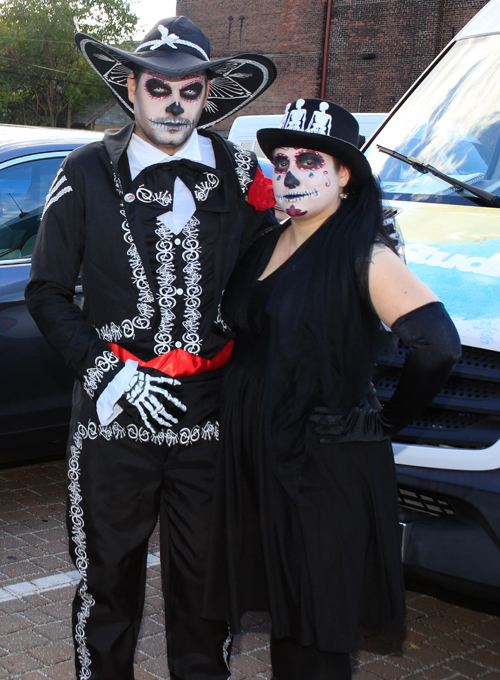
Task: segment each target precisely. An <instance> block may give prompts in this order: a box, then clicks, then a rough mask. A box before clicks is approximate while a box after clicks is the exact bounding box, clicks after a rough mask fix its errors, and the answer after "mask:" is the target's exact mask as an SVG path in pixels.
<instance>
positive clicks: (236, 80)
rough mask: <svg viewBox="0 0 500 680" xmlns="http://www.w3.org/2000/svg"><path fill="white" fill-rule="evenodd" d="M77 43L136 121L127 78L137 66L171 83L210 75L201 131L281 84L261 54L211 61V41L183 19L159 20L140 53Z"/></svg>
mask: <svg viewBox="0 0 500 680" xmlns="http://www.w3.org/2000/svg"><path fill="white" fill-rule="evenodd" d="M75 42H76V44H77V47H78V48H79V49H80V50H81V51H82V53H83V56H84V57H85V58H86V59H87V61H88V62H89V63H90V65H91V66H92V68H93V69H94V70H95V71H97V73H98V74H99V76H100V77H101V78H102V79H103V80H104V82H105V83H106V85H107V86H108V87H109V88H110V90H111V91H112V92H113V94H114V95H115V97H116V98H117V100H118V103H119V104H120V106H121V107H122V108H123V109H124V110H125V112H126V113H127V114H128V115H129V116H130V117H131V118H134V106H133V104H132V102H131V101H130V100H129V98H128V90H127V77H128V75H129V73H130V72H131V71H132V69H133V67H134V64H137V65H138V66H142V67H143V68H145V69H148V70H151V71H156V72H157V73H161V74H162V75H165V76H169V77H171V78H177V77H181V76H188V75H189V74H190V73H197V72H199V71H209V72H210V76H211V78H212V80H211V83H210V92H209V95H208V100H207V103H206V105H205V110H204V112H203V114H202V117H201V119H200V122H199V125H198V127H200V128H205V127H210V126H211V125H215V124H216V123H218V122H219V121H221V120H223V119H224V118H227V117H228V116H230V115H232V114H233V113H235V112H236V111H238V110H239V109H241V108H243V106H246V105H247V104H248V103H249V102H251V101H253V100H254V99H255V98H256V97H258V96H259V95H260V94H262V92H264V90H266V89H267V88H268V87H269V86H270V85H271V84H272V82H273V81H274V79H275V78H276V67H275V66H274V64H273V62H272V61H271V60H270V59H268V58H267V57H264V56H262V55H260V54H239V55H237V56H236V57H227V58H225V59H216V60H215V61H210V41H209V39H208V38H207V36H206V35H205V33H203V31H202V30H201V29H199V28H198V26H196V24H194V23H193V22H192V21H190V20H189V19H187V18H186V17H182V16H181V17H170V18H168V19H162V20H160V21H159V22H158V23H157V24H156V25H155V27H154V28H152V29H151V30H150V31H149V33H146V35H145V37H144V40H143V41H142V42H141V43H140V45H139V47H137V49H136V50H135V52H127V51H126V50H122V49H119V48H118V47H111V46H110V45H104V44H103V43H100V42H99V41H98V40H95V39H94V38H91V37H89V36H88V35H85V34H83V33H77V34H76V36H75Z"/></svg>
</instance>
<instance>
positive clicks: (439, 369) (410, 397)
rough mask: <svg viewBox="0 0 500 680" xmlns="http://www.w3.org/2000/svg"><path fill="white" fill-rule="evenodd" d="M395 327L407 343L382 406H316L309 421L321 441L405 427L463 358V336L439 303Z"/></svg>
mask: <svg viewBox="0 0 500 680" xmlns="http://www.w3.org/2000/svg"><path fill="white" fill-rule="evenodd" d="M391 330H392V331H394V333H396V335H397V336H398V337H399V338H400V339H401V340H402V342H403V343H404V344H405V345H406V346H407V347H408V353H407V355H406V360H405V363H404V366H403V370H402V373H401V376H400V378H399V383H398V386H397V388H396V390H395V392H394V394H393V395H392V397H391V398H390V399H389V401H388V402H387V403H386V404H385V406H384V407H383V409H382V410H381V411H379V410H377V409H373V408H371V407H370V406H369V404H368V402H367V401H366V399H365V400H363V402H362V403H361V404H360V405H359V406H357V407H355V408H354V409H352V410H351V411H348V412H347V413H332V412H331V410H329V409H327V408H321V407H320V408H317V409H315V414H314V415H312V416H311V420H312V421H313V422H314V423H316V431H317V432H318V434H319V435H320V442H321V443H322V444H331V443H341V442H348V441H380V440H382V439H385V438H387V437H389V436H391V435H392V434H395V433H396V432H398V431H399V430H402V429H403V428H404V427H405V426H406V425H408V424H409V423H411V422H412V421H413V420H414V419H415V418H417V417H418V416H419V415H420V414H421V413H423V411H425V409H426V408H427V406H428V405H429V404H430V403H431V401H432V400H433V398H434V397H435V396H436V394H437V393H438V392H439V390H440V388H441V386H442V385H443V383H444V382H445V381H446V378H447V377H448V376H449V374H450V373H451V371H452V370H453V368H454V366H455V364H456V363H457V361H458V360H459V359H460V355H461V346H460V338H459V336H458V333H457V330H456V328H455V326H454V324H453V321H452V320H451V319H450V317H449V315H448V313H447V311H446V310H445V308H444V307H443V304H442V303H441V302H430V303H429V304H427V305H424V306H423V307H418V308H417V309H414V310H413V311H411V312H408V314H404V315H403V316H401V317H399V319H397V320H396V321H395V322H394V324H393V326H392V329H391Z"/></svg>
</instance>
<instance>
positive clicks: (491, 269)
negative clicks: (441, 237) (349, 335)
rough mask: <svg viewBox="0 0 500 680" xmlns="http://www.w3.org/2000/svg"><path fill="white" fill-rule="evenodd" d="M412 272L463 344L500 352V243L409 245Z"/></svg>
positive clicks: (488, 241) (498, 240) (407, 249)
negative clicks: (445, 312)
mask: <svg viewBox="0 0 500 680" xmlns="http://www.w3.org/2000/svg"><path fill="white" fill-rule="evenodd" d="M405 254H406V261H407V263H408V266H409V267H410V269H411V270H412V271H413V272H414V274H415V275H416V276H418V277H419V279H421V280H422V281H423V282H424V283H425V284H427V285H428V286H429V288H431V289H432V290H433V291H434V292H435V293H436V295H437V296H438V297H439V298H440V300H442V302H443V303H444V305H445V307H446V309H447V310H448V312H449V314H450V315H451V317H452V318H453V321H454V322H455V324H456V325H457V328H458V331H459V333H460V336H461V339H462V343H463V344H466V345H472V346H480V347H481V346H484V347H488V348H489V349H496V350H500V239H491V240H486V241H481V242H477V243H473V242H466V243H464V242H460V243H458V244H451V243H450V242H449V241H446V243H440V244H438V245H430V244H426V243H425V244H424V243H421V242H411V241H409V242H407V243H406V247H405Z"/></svg>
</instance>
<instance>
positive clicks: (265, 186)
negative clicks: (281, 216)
mask: <svg viewBox="0 0 500 680" xmlns="http://www.w3.org/2000/svg"><path fill="white" fill-rule="evenodd" d="M247 201H248V202H249V203H250V205H253V207H254V208H255V210H268V208H274V206H275V205H276V199H275V198H274V192H273V180H272V179H269V177H264V174H263V173H262V170H261V169H260V168H257V173H256V175H255V179H254V181H253V182H252V184H251V185H250V189H249V190H248V196H247Z"/></svg>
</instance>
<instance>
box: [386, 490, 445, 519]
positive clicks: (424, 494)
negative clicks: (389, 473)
mask: <svg viewBox="0 0 500 680" xmlns="http://www.w3.org/2000/svg"><path fill="white" fill-rule="evenodd" d="M398 503H399V505H400V507H402V508H407V509H408V510H416V511H417V512H425V513H426V514H427V515H434V516H435V517H438V516H440V515H443V516H447V517H449V516H450V515H454V514H455V511H454V510H453V507H452V505H451V504H450V503H449V501H448V499H447V498H446V497H445V496H441V495H438V494H435V493H434V492H432V491H431V492H428V491H421V490H420V489H415V488H414V487H409V486H398Z"/></svg>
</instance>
